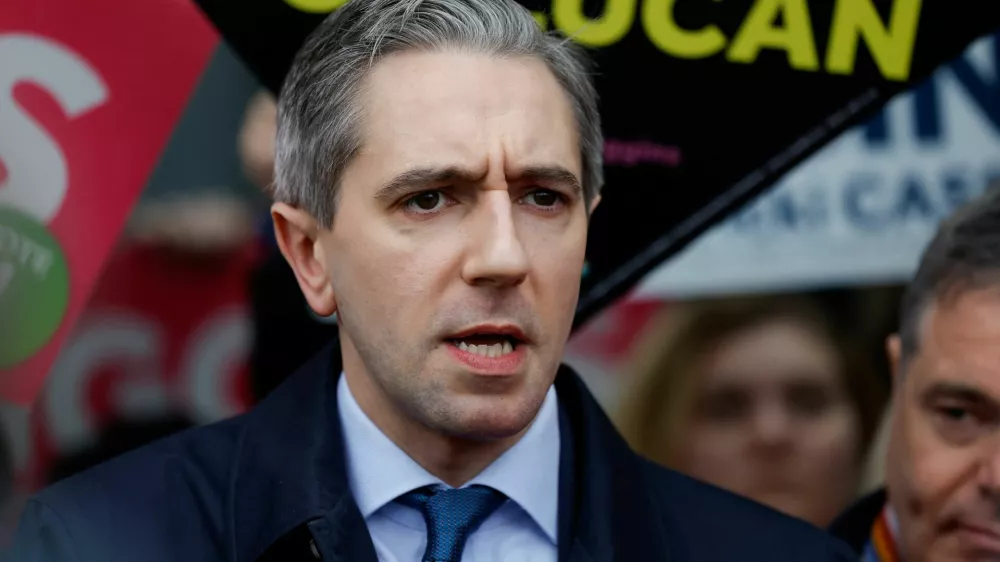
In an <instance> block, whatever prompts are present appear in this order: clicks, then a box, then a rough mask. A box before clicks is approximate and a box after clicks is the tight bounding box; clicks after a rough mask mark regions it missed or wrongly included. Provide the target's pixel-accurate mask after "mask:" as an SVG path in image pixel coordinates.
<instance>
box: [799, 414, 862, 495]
mask: <svg viewBox="0 0 1000 562" xmlns="http://www.w3.org/2000/svg"><path fill="white" fill-rule="evenodd" d="M800 439H801V441H800V442H801V444H802V450H803V451H804V453H805V455H804V456H805V457H806V460H807V462H810V463H811V464H812V465H813V466H814V467H815V468H816V469H817V470H819V471H821V472H825V473H828V474H831V475H836V476H837V477H838V478H840V479H842V478H843V477H844V476H845V475H854V474H856V473H857V472H858V470H859V469H860V467H861V463H862V461H863V459H862V457H861V451H860V450H859V447H860V444H861V426H860V421H859V420H858V418H857V416H856V415H855V414H854V412H853V411H852V410H851V409H850V408H849V407H847V406H844V407H842V408H837V409H836V410H834V411H832V412H830V413H829V414H827V415H826V416H824V417H823V418H821V419H820V420H818V421H817V423H816V424H815V425H813V426H812V427H811V428H809V429H808V430H807V431H804V432H803V433H802V435H801V436H800Z"/></svg>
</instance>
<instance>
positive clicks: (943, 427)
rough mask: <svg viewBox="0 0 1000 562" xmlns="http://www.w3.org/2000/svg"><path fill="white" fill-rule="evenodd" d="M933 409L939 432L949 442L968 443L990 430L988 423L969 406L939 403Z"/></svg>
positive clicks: (935, 423)
mask: <svg viewBox="0 0 1000 562" xmlns="http://www.w3.org/2000/svg"><path fill="white" fill-rule="evenodd" d="M931 411H932V415H933V419H934V425H935V426H936V427H937V431H938V433H939V434H940V435H941V437H942V438H943V439H944V440H945V441H947V442H949V443H953V444H956V445H963V444H968V443H971V442H973V441H975V440H976V439H977V438H978V437H979V436H980V434H982V433H983V432H985V431H988V430H989V427H988V426H989V424H988V423H983V421H982V420H980V419H978V417H977V416H975V415H974V414H973V412H972V411H970V409H969V408H966V407H965V406H962V405H959V404H939V405H936V406H934V408H933V409H932V410H931Z"/></svg>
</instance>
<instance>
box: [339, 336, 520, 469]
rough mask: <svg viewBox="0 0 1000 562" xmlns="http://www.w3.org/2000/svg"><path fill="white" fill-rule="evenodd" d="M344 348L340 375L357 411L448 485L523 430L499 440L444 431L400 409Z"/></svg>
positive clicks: (508, 445) (501, 450)
mask: <svg viewBox="0 0 1000 562" xmlns="http://www.w3.org/2000/svg"><path fill="white" fill-rule="evenodd" d="M344 347H345V353H344V377H346V379H347V385H348V387H349V388H350V389H351V395H352V396H353V397H354V400H355V401H356V402H357V403H358V406H360V407H361V410H362V411H363V412H364V413H365V415H366V416H368V418H369V419H370V420H371V421H372V423H374V424H375V426H376V427H378V428H379V430H380V431H382V433H383V434H385V436H386V437H388V438H389V439H390V440H391V441H392V442H393V443H395V444H396V446H397V447H399V448H400V449H402V450H403V452H405V453H406V454H407V455H408V456H409V457H410V458H412V459H413V460H414V461H415V462H416V463H417V464H419V465H420V466H421V467H423V469H424V470H426V471H427V472H429V473H431V474H433V475H434V476H436V477H437V478H440V479H441V481H442V482H444V483H446V484H448V485H449V486H452V487H456V488H457V487H460V486H462V485H464V484H465V483H466V482H468V481H470V480H472V479H473V478H475V477H476V475H478V474H479V473H480V472H482V471H483V470H484V469H485V468H486V467H488V466H489V465H490V464H492V463H493V461H495V460H496V459H497V458H499V457H500V455H502V454H503V453H504V452H505V451H507V449H509V448H511V447H512V446H513V445H514V444H515V443H517V441H518V440H519V439H520V438H521V436H522V435H524V432H525V431H527V428H525V429H523V430H521V431H520V432H519V433H517V434H516V435H512V436H509V437H504V438H500V439H472V438H466V437H461V436H456V435H447V434H444V433H442V432H441V431H438V430H436V429H434V428H433V427H430V426H428V425H427V424H425V423H423V422H421V421H419V420H417V419H414V418H413V417H411V416H409V415H407V414H405V413H404V412H402V411H401V410H400V408H398V407H397V406H396V405H395V404H394V403H393V402H392V400H391V399H390V398H389V397H388V396H387V395H386V393H385V392H384V391H383V390H382V388H381V387H380V385H378V384H377V383H376V382H375V381H374V380H373V379H372V377H371V376H370V375H368V374H367V372H366V371H365V370H364V366H363V365H362V364H361V361H360V358H357V357H356V356H355V357H354V358H349V357H348V353H346V347H347V346H344ZM351 359H355V360H353V361H352V360H351Z"/></svg>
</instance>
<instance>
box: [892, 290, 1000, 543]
mask: <svg viewBox="0 0 1000 562" xmlns="http://www.w3.org/2000/svg"><path fill="white" fill-rule="evenodd" d="M923 320H924V321H923V326H922V335H921V340H920V348H919V351H918V352H917V354H916V356H915V357H913V358H912V360H911V361H910V363H909V365H899V363H898V361H899V345H898V340H894V341H891V342H890V353H891V355H892V356H893V358H894V360H895V362H896V365H897V368H896V373H897V374H896V390H895V403H896V409H895V411H894V418H893V425H892V437H891V442H890V446H889V454H888V464H887V468H888V470H887V483H888V490H889V496H890V501H891V502H892V505H893V507H894V508H895V511H896V513H897V514H898V516H899V520H900V529H901V534H902V548H903V553H904V558H905V559H906V560H907V561H908V562H925V561H926V562H946V561H972V560H1000V290H998V289H997V288H996V287H993V288H989V289H976V290H969V291H965V292H962V293H959V294H958V295H956V296H955V297H954V298H951V299H947V300H945V301H938V302H937V303H935V304H933V305H932V306H930V308H929V310H928V311H927V312H926V314H925V317H924V319H923Z"/></svg>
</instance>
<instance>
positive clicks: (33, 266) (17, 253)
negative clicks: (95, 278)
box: [0, 207, 69, 369]
mask: <svg viewBox="0 0 1000 562" xmlns="http://www.w3.org/2000/svg"><path fill="white" fill-rule="evenodd" d="M68 303H69V268H68V267H67V266H66V259H65V257H64V256H63V253H62V248H60V247H59V243H58V242H56V239H55V238H53V237H52V234H50V233H49V231H48V229H46V228H45V226H43V225H42V224H41V223H39V222H38V221H37V220H35V219H33V218H31V217H29V216H27V215H25V214H24V213H21V212H19V211H15V210H13V209H9V208H5V207H0V369H6V368H8V367H12V366H14V365H16V364H18V363H20V362H22V361H24V360H25V359H28V358H29V357H31V356H32V355H34V354H35V353H36V352H38V350H39V349H41V348H42V347H43V346H44V345H45V344H46V343H48V341H49V338H51V337H52V334H54V333H55V332H56V330H57V329H59V325H60V324H61V323H62V319H63V316H64V315H65V314H66V306H67V304H68Z"/></svg>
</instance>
